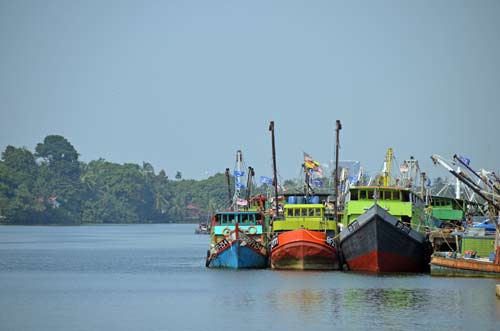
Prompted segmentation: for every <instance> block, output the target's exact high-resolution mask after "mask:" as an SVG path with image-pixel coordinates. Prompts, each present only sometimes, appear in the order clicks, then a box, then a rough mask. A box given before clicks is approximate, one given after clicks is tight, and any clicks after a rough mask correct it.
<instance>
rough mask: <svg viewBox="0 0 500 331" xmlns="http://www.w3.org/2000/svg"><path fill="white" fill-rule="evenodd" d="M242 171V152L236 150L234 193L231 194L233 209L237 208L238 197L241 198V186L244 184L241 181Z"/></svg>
mask: <svg viewBox="0 0 500 331" xmlns="http://www.w3.org/2000/svg"><path fill="white" fill-rule="evenodd" d="M243 175H244V172H243V153H242V152H241V151H240V150H238V151H236V167H235V169H234V195H233V210H238V209H239V207H238V199H240V198H241V188H242V187H243V186H244V185H243V183H242V182H241V178H242V176H243Z"/></svg>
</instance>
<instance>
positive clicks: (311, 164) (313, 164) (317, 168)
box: [304, 153, 323, 175]
mask: <svg viewBox="0 0 500 331" xmlns="http://www.w3.org/2000/svg"><path fill="white" fill-rule="evenodd" d="M304 166H305V167H306V168H307V169H312V170H313V171H314V172H317V173H318V174H320V175H323V169H322V168H321V165H320V163H319V162H318V161H314V160H313V159H312V157H311V155H309V154H307V153H304Z"/></svg>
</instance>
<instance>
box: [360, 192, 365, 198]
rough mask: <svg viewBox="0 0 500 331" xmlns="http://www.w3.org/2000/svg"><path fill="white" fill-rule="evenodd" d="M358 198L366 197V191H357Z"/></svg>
mask: <svg viewBox="0 0 500 331" xmlns="http://www.w3.org/2000/svg"><path fill="white" fill-rule="evenodd" d="M359 198H360V199H366V191H359Z"/></svg>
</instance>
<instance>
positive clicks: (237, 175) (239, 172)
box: [234, 170, 245, 177]
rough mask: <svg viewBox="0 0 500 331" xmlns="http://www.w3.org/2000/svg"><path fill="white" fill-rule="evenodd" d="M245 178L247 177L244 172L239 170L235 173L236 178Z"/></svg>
mask: <svg viewBox="0 0 500 331" xmlns="http://www.w3.org/2000/svg"><path fill="white" fill-rule="evenodd" d="M243 176H245V172H244V171H239V170H235V171H234V177H243Z"/></svg>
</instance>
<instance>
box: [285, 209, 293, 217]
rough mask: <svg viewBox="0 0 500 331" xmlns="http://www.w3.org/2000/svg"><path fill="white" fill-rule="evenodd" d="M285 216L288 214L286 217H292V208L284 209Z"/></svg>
mask: <svg viewBox="0 0 500 331" xmlns="http://www.w3.org/2000/svg"><path fill="white" fill-rule="evenodd" d="M286 216H288V217H293V216H294V215H293V209H287V210H286Z"/></svg>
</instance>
